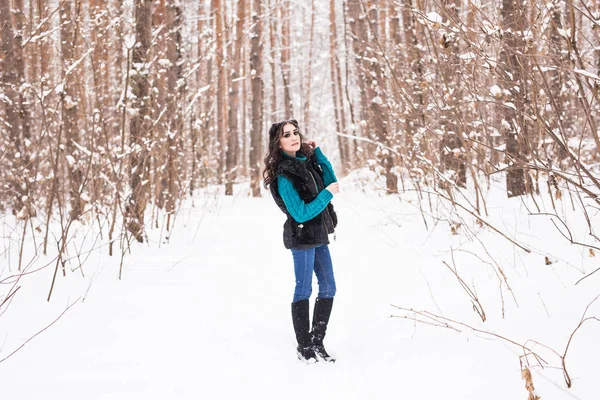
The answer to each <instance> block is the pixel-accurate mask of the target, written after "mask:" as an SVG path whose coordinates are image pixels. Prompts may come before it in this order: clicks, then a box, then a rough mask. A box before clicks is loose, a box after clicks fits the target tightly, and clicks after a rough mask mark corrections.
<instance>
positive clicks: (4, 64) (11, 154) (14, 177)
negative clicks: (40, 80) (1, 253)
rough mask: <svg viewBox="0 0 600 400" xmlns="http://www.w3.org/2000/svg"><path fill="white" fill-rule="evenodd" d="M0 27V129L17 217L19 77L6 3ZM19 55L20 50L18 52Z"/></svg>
mask: <svg viewBox="0 0 600 400" xmlns="http://www.w3.org/2000/svg"><path fill="white" fill-rule="evenodd" d="M0 25H1V26H0V28H1V32H2V52H3V53H4V54H2V57H0V71H1V75H0V84H1V85H2V90H3V92H4V96H3V97H2V98H1V101H2V102H3V103H4V110H5V113H6V114H5V115H6V122H5V123H2V125H0V126H2V128H3V129H6V130H7V131H8V137H9V141H10V144H11V145H12V146H9V147H8V148H7V150H6V154H5V157H6V160H7V161H8V165H9V166H10V167H11V171H10V173H9V174H7V175H8V176H10V178H9V179H10V181H9V190H10V191H11V192H13V193H14V195H15V199H14V201H13V204H12V207H13V210H12V211H13V214H15V215H16V214H18V213H20V212H21V210H22V209H23V205H24V204H23V196H25V193H26V192H25V190H24V182H23V181H22V179H21V175H22V169H23V168H24V166H23V163H22V159H21V154H23V153H24V147H23V141H22V130H23V126H22V122H21V118H20V115H19V112H20V107H19V76H18V73H17V68H15V66H16V64H17V59H16V54H17V52H18V51H17V47H16V44H15V42H14V40H13V38H14V37H15V30H14V28H13V26H12V22H11V7H10V0H0ZM19 52H20V51H19Z"/></svg>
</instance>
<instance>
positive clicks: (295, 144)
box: [279, 124, 302, 157]
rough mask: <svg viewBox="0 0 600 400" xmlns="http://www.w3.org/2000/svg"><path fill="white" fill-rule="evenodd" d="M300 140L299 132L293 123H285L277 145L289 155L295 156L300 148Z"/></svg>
mask: <svg viewBox="0 0 600 400" xmlns="http://www.w3.org/2000/svg"><path fill="white" fill-rule="evenodd" d="M301 144H302V140H301V138H300V132H298V128H296V126H295V125H294V124H285V125H284V126H283V133H282V134H281V138H280V139H279V147H280V148H281V150H283V152H284V153H286V154H287V155H289V156H292V157H296V152H297V151H298V150H300V145H301Z"/></svg>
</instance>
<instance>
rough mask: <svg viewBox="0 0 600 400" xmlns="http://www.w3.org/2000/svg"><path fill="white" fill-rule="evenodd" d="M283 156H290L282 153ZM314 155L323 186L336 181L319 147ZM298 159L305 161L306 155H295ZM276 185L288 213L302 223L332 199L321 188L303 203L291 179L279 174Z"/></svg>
mask: <svg viewBox="0 0 600 400" xmlns="http://www.w3.org/2000/svg"><path fill="white" fill-rule="evenodd" d="M283 155H284V157H290V156H288V155H287V154H285V153H283ZM315 156H316V157H317V163H318V164H319V165H320V166H321V168H322V169H323V184H324V185H325V187H327V186H329V185H330V184H332V183H333V182H337V178H336V177H335V173H334V172H333V168H332V167H331V163H330V162H329V160H328V159H327V157H325V155H324V154H323V152H322V151H321V149H320V148H319V147H317V148H316V149H315ZM296 158H297V159H298V160H300V161H306V157H304V156H300V157H296ZM277 187H278V188H279V195H280V196H281V198H282V200H283V202H284V203H285V207H286V208H287V210H288V211H289V213H290V215H291V216H292V218H294V220H296V222H298V223H300V224H302V223H304V222H306V221H310V220H311V219H313V218H314V217H316V216H317V215H319V214H320V213H321V212H322V211H323V210H324V209H325V207H327V204H329V202H330V201H331V199H333V194H331V192H330V191H329V190H327V189H324V190H321V192H320V193H319V194H318V195H317V197H315V199H314V200H313V201H311V202H310V203H305V202H304V201H303V200H302V199H301V198H300V195H299V194H298V192H297V191H296V189H294V185H293V184H292V181H290V180H289V179H288V178H286V177H285V176H282V175H279V176H278V177H277Z"/></svg>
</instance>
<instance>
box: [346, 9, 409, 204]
mask: <svg viewBox="0 0 600 400" xmlns="http://www.w3.org/2000/svg"><path fill="white" fill-rule="evenodd" d="M363 6H364V2H363V1H361V0H352V1H349V2H348V7H349V8H350V10H352V14H351V15H353V18H354V19H358V22H354V24H353V28H354V31H353V34H354V36H355V39H354V40H355V46H354V48H355V56H356V57H357V63H358V68H357V69H358V71H359V81H364V82H366V83H365V84H364V94H363V96H361V101H362V102H363V103H362V107H363V109H365V111H366V115H367V116H368V124H367V128H368V130H369V135H368V137H369V138H370V139H371V140H374V141H376V142H377V143H378V145H377V151H376V156H377V159H378V161H379V164H380V165H381V166H382V167H383V170H384V174H385V181H386V190H387V193H397V192H398V180H397V176H396V175H395V174H394V172H393V170H394V159H393V156H392V154H391V153H390V151H389V150H388V149H386V148H389V147H391V145H392V141H391V138H390V136H389V134H390V133H389V131H388V118H389V116H388V110H387V105H386V102H385V95H384V92H383V88H385V84H386V82H385V73H384V69H383V64H382V62H383V60H380V58H381V57H380V55H379V54H378V53H377V52H376V51H374V50H373V49H375V48H378V44H377V43H376V42H374V41H375V40H382V41H384V39H385V36H386V35H385V33H382V34H381V35H379V17H378V14H377V9H376V8H375V7H369V8H368V9H365V8H362V9H361V7H363ZM361 14H362V15H361ZM361 16H362V17H361ZM365 17H366V18H365ZM367 18H368V20H367ZM369 30H370V31H371V35H372V37H373V41H371V40H370V38H369ZM379 36H381V37H379ZM380 43H381V42H380Z"/></svg>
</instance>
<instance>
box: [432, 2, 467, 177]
mask: <svg viewBox="0 0 600 400" xmlns="http://www.w3.org/2000/svg"><path fill="white" fill-rule="evenodd" d="M442 5H443V15H444V17H445V18H444V19H445V23H446V24H447V25H448V26H451V27H453V26H456V22H458V21H459V20H460V15H459V13H460V1H459V0H443V3H442ZM439 39H441V41H439V43H440V53H439V56H438V58H439V59H440V61H441V62H440V64H441V67H440V68H441V71H440V72H441V75H442V84H443V87H442V91H443V93H444V96H443V100H444V109H443V110H442V120H441V122H440V128H441V130H442V132H443V134H442V140H441V143H440V149H439V150H440V159H441V165H440V169H441V171H442V172H446V171H448V172H449V176H447V178H448V179H451V180H452V181H454V182H455V183H456V184H457V185H458V186H461V187H463V188H465V187H467V167H466V164H465V148H464V146H463V143H462V136H461V131H462V127H461V126H460V125H459V124H458V123H457V121H458V120H460V107H459V101H461V100H462V96H461V93H462V92H461V89H460V86H461V85H460V79H461V75H459V73H460V71H459V66H460V59H459V57H458V54H459V52H460V48H459V45H458V40H457V39H455V38H454V37H442V38H438V40H439ZM441 185H442V187H445V186H446V181H444V180H442V181H441Z"/></svg>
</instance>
